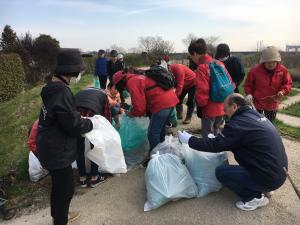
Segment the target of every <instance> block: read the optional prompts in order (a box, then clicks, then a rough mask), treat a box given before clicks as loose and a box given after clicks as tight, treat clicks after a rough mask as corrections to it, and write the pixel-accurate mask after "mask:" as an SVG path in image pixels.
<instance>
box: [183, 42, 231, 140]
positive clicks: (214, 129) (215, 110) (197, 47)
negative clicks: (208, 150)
mask: <svg viewBox="0 0 300 225" xmlns="http://www.w3.org/2000/svg"><path fill="white" fill-rule="evenodd" d="M188 51H189V54H190V57H191V59H192V60H193V61H194V63H196V64H197V65H198V67H197V69H196V70H195V73H196V81H195V84H196V92H195V99H196V103H197V106H198V107H197V115H198V117H200V118H201V126H202V127H201V134H202V136H203V137H207V136H208V134H210V133H213V134H215V135H217V134H218V133H219V132H220V126H221V125H222V124H223V115H224V114H225V113H224V104H223V102H213V101H212V100H211V98H210V86H211V82H210V69H209V63H212V62H213V61H216V62H217V63H218V64H220V65H221V66H222V67H224V69H225V71H226V73H227V75H228V76H229V78H230V80H231V77H230V75H229V73H228V72H227V70H226V68H225V66H224V64H223V63H222V62H220V61H218V60H214V59H213V58H212V57H211V56H210V55H209V54H208V53H207V45H206V43H205V41H204V39H202V38H200V39H198V40H196V41H192V42H191V43H190V45H189V48H188Z"/></svg>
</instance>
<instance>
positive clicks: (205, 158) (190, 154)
mask: <svg viewBox="0 0 300 225" xmlns="http://www.w3.org/2000/svg"><path fill="white" fill-rule="evenodd" d="M183 145H184V147H185V149H184V151H183V156H184V161H185V165H186V167H187V169H188V171H189V172H190V174H191V176H192V177H193V179H194V181H195V183H196V185H197V187H198V197H203V196H206V195H208V194H209V193H211V192H216V191H219V190H220V189H221V188H222V184H221V183H220V182H219V181H218V179H217V178H216V175H215V169H216V167H218V166H220V165H223V164H226V163H227V162H228V158H227V153H226V152H220V153H210V152H200V151H196V150H193V149H191V148H189V147H188V145H186V144H183Z"/></svg>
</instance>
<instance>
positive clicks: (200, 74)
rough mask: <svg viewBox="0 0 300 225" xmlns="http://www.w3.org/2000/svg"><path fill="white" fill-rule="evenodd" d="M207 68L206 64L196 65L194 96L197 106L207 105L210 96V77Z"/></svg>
mask: <svg viewBox="0 0 300 225" xmlns="http://www.w3.org/2000/svg"><path fill="white" fill-rule="evenodd" d="M208 71H209V68H208V65H206V64H205V65H200V66H198V68H197V70H196V71H195V73H196V82H195V83H196V93H195V98H196V101H197V104H198V106H200V107H204V106H206V105H207V103H208V100H209V98H210V96H209V91H210V78H209V74H208Z"/></svg>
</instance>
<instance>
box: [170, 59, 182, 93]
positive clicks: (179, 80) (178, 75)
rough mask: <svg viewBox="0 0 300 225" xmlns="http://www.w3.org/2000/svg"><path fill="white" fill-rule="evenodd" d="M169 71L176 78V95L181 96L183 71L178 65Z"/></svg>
mask: <svg viewBox="0 0 300 225" xmlns="http://www.w3.org/2000/svg"><path fill="white" fill-rule="evenodd" d="M171 71H172V73H173V74H174V76H175V77H176V83H177V84H176V91H175V93H176V95H177V97H179V96H180V95H181V92H182V89H183V85H184V77H185V76H184V69H183V67H181V66H180V65H174V66H173V67H171Z"/></svg>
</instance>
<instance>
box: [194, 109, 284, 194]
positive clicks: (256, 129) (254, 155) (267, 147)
mask: <svg viewBox="0 0 300 225" xmlns="http://www.w3.org/2000/svg"><path fill="white" fill-rule="evenodd" d="M189 146H190V147H191V148H193V149H196V150H199V151H203V152H222V151H232V152H233V154H234V158H235V160H236V161H237V162H238V163H239V165H240V166H242V167H243V168H245V169H246V170H247V171H248V172H249V174H250V175H251V176H252V177H253V179H254V180H255V181H256V182H258V183H259V184H261V185H263V186H265V187H267V188H270V189H274V190H275V189H277V188H279V187H280V186H281V185H282V184H283V183H284V181H285V179H286V175H285V172H284V170H283V167H286V168H287V166H288V160H287V156H286V153H285V149H284V146H283V143H282V140H281V137H280V136H279V134H278V132H277V130H276V128H275V127H274V126H273V124H272V123H271V122H270V121H269V120H268V119H266V118H265V117H264V116H262V115H261V114H260V113H258V112H256V111H255V110H253V109H251V108H250V107H248V106H244V107H241V108H239V109H238V110H237V111H236V112H235V114H234V115H233V116H232V117H231V119H230V121H229V122H228V123H226V125H225V127H224V129H223V131H222V133H220V134H218V135H217V137H216V138H197V137H191V138H190V140H189Z"/></svg>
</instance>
